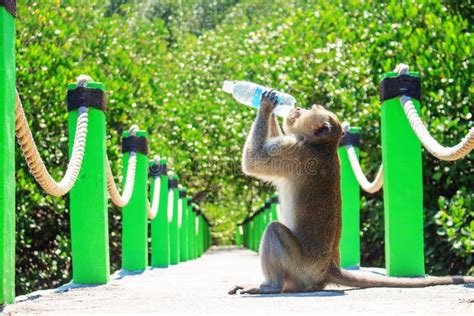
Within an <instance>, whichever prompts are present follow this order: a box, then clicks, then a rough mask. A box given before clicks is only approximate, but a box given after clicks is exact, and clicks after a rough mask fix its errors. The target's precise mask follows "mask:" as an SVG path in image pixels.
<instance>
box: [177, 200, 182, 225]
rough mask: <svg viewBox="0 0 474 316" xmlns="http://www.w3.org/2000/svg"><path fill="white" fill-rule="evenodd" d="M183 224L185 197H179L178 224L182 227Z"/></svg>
mask: <svg viewBox="0 0 474 316" xmlns="http://www.w3.org/2000/svg"><path fill="white" fill-rule="evenodd" d="M182 224H183V199H182V198H179V199H178V226H179V228H181V225H182Z"/></svg>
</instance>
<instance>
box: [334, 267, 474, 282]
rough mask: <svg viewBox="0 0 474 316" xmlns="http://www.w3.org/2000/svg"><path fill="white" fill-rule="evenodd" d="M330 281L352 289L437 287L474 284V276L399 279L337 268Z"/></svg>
mask: <svg viewBox="0 0 474 316" xmlns="http://www.w3.org/2000/svg"><path fill="white" fill-rule="evenodd" d="M328 281H329V282H331V283H334V284H339V285H346V286H351V287H427V286H435V285H449V284H464V283H474V276H446V277H418V278H398V277H387V276H380V275H375V274H370V275H358V274H356V273H353V272H350V271H347V270H343V269H340V268H336V267H335V268H333V269H331V270H330V272H329V274H328Z"/></svg>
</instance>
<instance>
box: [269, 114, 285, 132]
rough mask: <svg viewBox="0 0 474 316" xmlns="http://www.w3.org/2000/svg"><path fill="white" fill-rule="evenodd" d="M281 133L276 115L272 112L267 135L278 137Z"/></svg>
mask: <svg viewBox="0 0 474 316" xmlns="http://www.w3.org/2000/svg"><path fill="white" fill-rule="evenodd" d="M281 135H283V133H282V132H281V128H280V125H279V124H278V119H277V117H276V116H275V115H274V114H272V115H271V117H270V131H269V133H268V137H278V136H281Z"/></svg>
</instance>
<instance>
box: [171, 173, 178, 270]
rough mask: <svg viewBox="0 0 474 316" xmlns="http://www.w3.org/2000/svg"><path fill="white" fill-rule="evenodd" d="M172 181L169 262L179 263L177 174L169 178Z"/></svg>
mask: <svg viewBox="0 0 474 316" xmlns="http://www.w3.org/2000/svg"><path fill="white" fill-rule="evenodd" d="M171 180H172V183H173V216H172V218H171V222H170V263H171V264H172V265H175V264H178V263H179V248H180V244H179V240H180V236H179V226H178V216H179V214H178V213H179V212H180V211H179V210H178V208H179V207H180V206H179V205H178V204H179V200H180V198H179V189H178V176H176V175H175V176H173V177H172V178H171Z"/></svg>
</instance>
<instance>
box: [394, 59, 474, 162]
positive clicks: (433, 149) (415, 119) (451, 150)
mask: <svg viewBox="0 0 474 316" xmlns="http://www.w3.org/2000/svg"><path fill="white" fill-rule="evenodd" d="M395 72H398V74H406V73H408V66H407V65H405V64H400V65H398V66H397V67H396V68H395ZM400 103H401V104H402V107H403V111H404V112H405V114H406V116H407V119H408V122H410V126H411V128H412V129H413V132H415V134H416V136H417V137H418V139H419V140H420V142H421V143H422V144H423V146H424V147H425V148H426V150H428V151H429V152H430V153H431V154H432V155H433V156H435V157H436V158H438V159H441V160H447V161H454V160H458V159H461V158H463V157H465V156H467V155H468V154H469V153H470V152H471V151H472V149H474V128H471V129H470V130H469V132H468V133H467V135H466V136H464V138H463V139H462V140H461V142H460V143H459V144H457V145H455V146H452V147H445V146H443V145H441V144H440V143H438V142H437V141H436V140H435V139H434V138H433V137H432V136H431V134H430V132H428V130H427V129H426V127H425V125H424V124H423V122H422V121H421V118H420V116H419V115H418V113H417V112H416V108H415V106H414V105H413V102H412V101H411V98H410V97H408V96H406V95H402V96H401V97H400Z"/></svg>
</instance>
